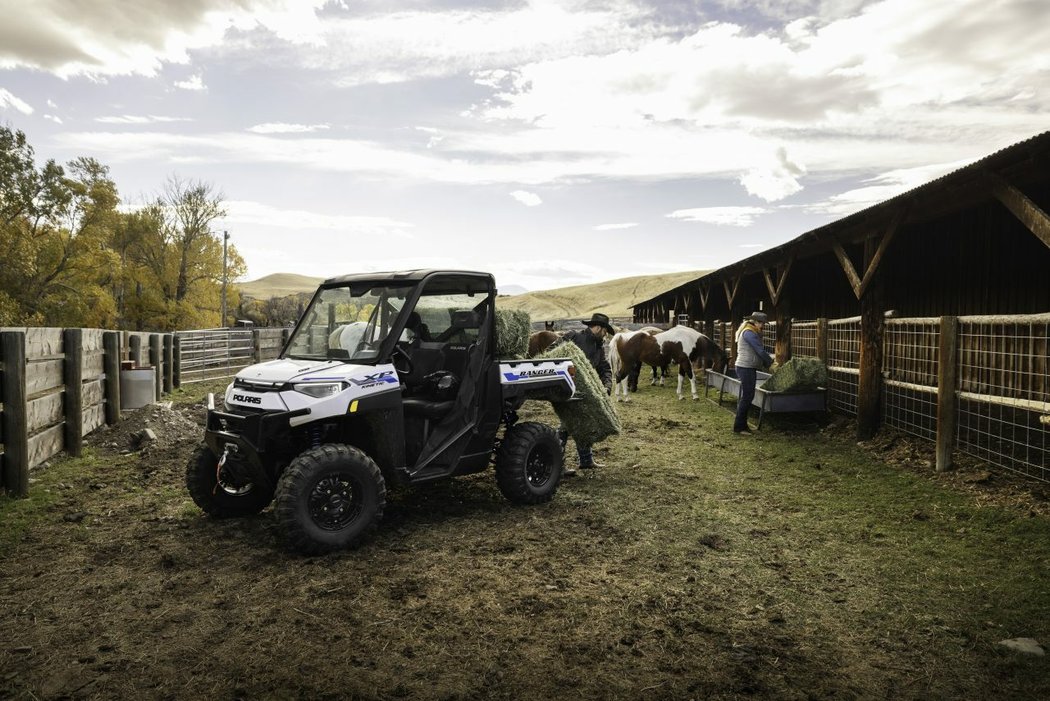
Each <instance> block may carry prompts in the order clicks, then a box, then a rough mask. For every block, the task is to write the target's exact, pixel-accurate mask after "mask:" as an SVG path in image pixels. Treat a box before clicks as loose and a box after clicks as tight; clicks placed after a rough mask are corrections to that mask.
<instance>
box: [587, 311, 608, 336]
mask: <svg viewBox="0 0 1050 701" xmlns="http://www.w3.org/2000/svg"><path fill="white" fill-rule="evenodd" d="M580 323H581V324H583V325H584V326H601V327H602V328H603V329H605V330H606V331H608V332H609V333H611V334H615V333H616V329H614V328H613V327H612V324H610V323H609V317H607V316H606V315H605V314H599V313H597V312H595V313H594V314H591V318H590V319H582V320H581V321H580Z"/></svg>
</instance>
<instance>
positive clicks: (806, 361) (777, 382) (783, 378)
mask: <svg viewBox="0 0 1050 701" xmlns="http://www.w3.org/2000/svg"><path fill="white" fill-rule="evenodd" d="M827 383H828V366H827V365H825V364H824V363H822V362H821V361H820V359H819V358H804V357H802V358H792V359H791V360H789V361H787V362H786V363H784V364H783V365H781V366H780V367H779V368H777V370H776V372H774V373H773V374H772V376H770V378H769V379H768V380H766V382H765V384H763V385H762V389H764V390H766V391H767V392H812V391H814V390H816V389H817V388H818V387H823V386H825V385H826V384H827Z"/></svg>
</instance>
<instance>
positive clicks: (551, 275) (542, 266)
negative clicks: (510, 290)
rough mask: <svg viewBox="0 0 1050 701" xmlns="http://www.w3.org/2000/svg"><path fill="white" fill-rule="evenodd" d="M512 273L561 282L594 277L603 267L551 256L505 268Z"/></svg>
mask: <svg viewBox="0 0 1050 701" xmlns="http://www.w3.org/2000/svg"><path fill="white" fill-rule="evenodd" d="M504 269H505V270H507V271H508V272H510V273H513V274H515V275H520V276H524V277H530V278H543V279H548V280H549V279H554V280H558V281H559V282H565V281H568V282H572V281H575V280H587V279H593V278H594V277H595V276H596V275H600V274H601V269H600V268H598V267H596V266H593V265H590V264H589V263H582V262H580V261H577V260H565V259H560V258H551V259H547V260H526V261H520V262H518V263H515V264H513V265H508V266H505V268H504Z"/></svg>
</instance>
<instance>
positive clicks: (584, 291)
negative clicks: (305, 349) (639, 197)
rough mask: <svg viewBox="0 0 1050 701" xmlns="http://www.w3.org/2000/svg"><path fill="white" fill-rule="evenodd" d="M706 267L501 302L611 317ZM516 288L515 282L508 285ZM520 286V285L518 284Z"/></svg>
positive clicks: (285, 280) (295, 287)
mask: <svg viewBox="0 0 1050 701" xmlns="http://www.w3.org/2000/svg"><path fill="white" fill-rule="evenodd" d="M703 274H704V271H701V270H694V271H689V272H677V273H663V274H660V275H637V276H635V277H625V278H620V279H618V280H608V281H606V282H598V283H594V284H591V285H574V286H572V287H560V288H558V289H553V290H541V291H538V292H524V293H522V294H514V295H501V296H500V298H499V306H500V307H502V308H504V309H520V310H522V311H526V312H528V313H529V315H530V316H532V319H533V321H546V320H551V319H571V318H574V317H580V318H581V319H582V318H583V317H584V316H590V314H591V313H592V312H602V313H603V314H608V315H609V316H610V317H624V316H630V314H631V310H630V307H631V305H632V304H635V303H637V302H641V301H643V300H646V299H649V298H651V297H653V296H655V295H657V294H659V293H661V292H663V291H665V290H669V289H671V288H672V287H677V286H678V285H681V284H682V283H684V282H688V281H689V280H693V279H695V278H698V277H700V276H701V275H703ZM323 279H324V278H319V277H309V276H306V275H294V274H292V273H275V274H273V275H267V276H266V277H261V278H259V279H258V280H252V281H249V282H241V283H237V286H238V287H239V288H240V290H241V294H243V295H245V296H247V297H254V298H256V299H269V298H271V297H284V296H286V295H293V294H299V293H303V292H306V293H312V292H313V291H314V290H315V289H316V288H317V285H318V283H320V282H321V281H322V280H323ZM508 288H509V289H513V286H508ZM518 289H520V288H518Z"/></svg>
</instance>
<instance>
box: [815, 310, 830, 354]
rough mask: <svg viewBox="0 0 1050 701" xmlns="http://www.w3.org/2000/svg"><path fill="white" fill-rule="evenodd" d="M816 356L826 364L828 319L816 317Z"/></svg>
mask: <svg viewBox="0 0 1050 701" xmlns="http://www.w3.org/2000/svg"><path fill="white" fill-rule="evenodd" d="M817 357H818V358H820V362H822V363H824V364H825V365H827V364H828V320H827V319H825V318H821V319H817Z"/></svg>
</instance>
